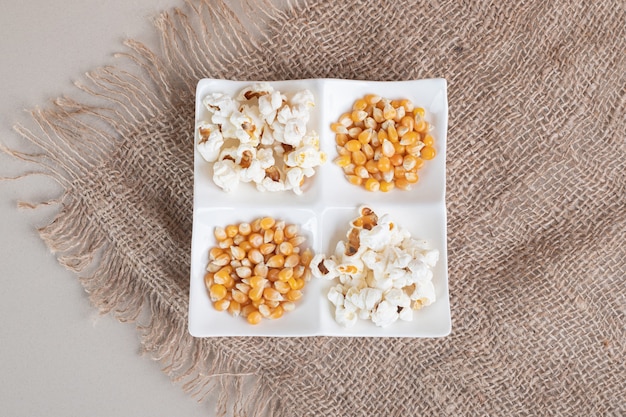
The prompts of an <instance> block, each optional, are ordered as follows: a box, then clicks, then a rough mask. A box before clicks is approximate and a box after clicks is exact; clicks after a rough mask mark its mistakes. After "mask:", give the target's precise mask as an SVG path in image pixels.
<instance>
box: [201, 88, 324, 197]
mask: <svg viewBox="0 0 626 417" xmlns="http://www.w3.org/2000/svg"><path fill="white" fill-rule="evenodd" d="M202 103H203V105H204V106H205V108H206V109H207V110H208V112H209V118H208V120H205V121H202V122H200V123H199V124H198V129H199V133H200V139H199V141H198V144H197V148H198V152H199V153H200V155H201V156H202V157H203V158H204V159H205V160H207V162H214V163H217V162H223V163H221V164H220V165H218V166H217V168H215V167H214V176H213V178H214V181H215V183H216V185H218V186H219V187H220V188H223V189H224V190H225V191H226V190H229V192H230V191H232V190H234V189H235V188H237V185H238V184H239V182H250V183H254V184H255V185H256V188H257V189H258V190H260V191H272V192H274V191H284V190H291V191H293V192H294V193H295V194H297V195H300V194H302V193H303V189H302V186H303V184H304V183H305V181H306V178H310V177H311V176H313V175H314V174H315V168H316V167H318V166H320V165H321V164H323V163H325V162H326V155H325V154H324V153H323V152H321V151H320V148H319V137H318V136H317V134H316V133H315V132H312V131H311V132H309V131H307V123H308V121H309V119H310V110H311V109H312V108H313V107H314V106H315V99H314V97H313V94H312V93H311V92H310V91H308V90H302V91H298V92H296V93H295V94H293V96H292V97H291V100H288V99H287V97H286V96H285V95H284V94H282V93H281V92H280V91H277V90H275V89H274V88H273V87H272V86H271V85H270V84H269V83H256V84H253V85H250V86H247V87H245V88H243V89H242V90H240V91H239V93H238V94H237V95H236V98H232V97H230V96H228V95H227V94H223V93H211V94H208V95H206V96H205V97H204V98H203V99H202ZM224 146H228V148H224ZM226 160H229V161H231V162H224V161H226ZM235 173H236V174H238V175H239V178H238V180H237V181H235V180H234V178H233V176H234V174H235Z"/></svg>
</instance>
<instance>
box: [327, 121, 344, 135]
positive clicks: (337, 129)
mask: <svg viewBox="0 0 626 417" xmlns="http://www.w3.org/2000/svg"><path fill="white" fill-rule="evenodd" d="M330 130H332V131H333V132H334V133H340V134H346V133H348V129H347V128H346V127H345V126H344V125H343V124H341V123H332V124H331V125H330Z"/></svg>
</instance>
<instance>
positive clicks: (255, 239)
mask: <svg viewBox="0 0 626 417" xmlns="http://www.w3.org/2000/svg"><path fill="white" fill-rule="evenodd" d="M248 242H250V244H251V245H252V247H253V248H258V247H260V246H261V245H262V244H263V236H262V235H261V234H260V233H252V234H251V235H250V236H248Z"/></svg>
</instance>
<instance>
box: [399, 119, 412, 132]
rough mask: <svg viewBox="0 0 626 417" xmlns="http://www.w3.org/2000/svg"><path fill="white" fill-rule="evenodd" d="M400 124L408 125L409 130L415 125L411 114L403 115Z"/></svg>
mask: <svg viewBox="0 0 626 417" xmlns="http://www.w3.org/2000/svg"><path fill="white" fill-rule="evenodd" d="M400 125H401V126H406V127H408V128H409V131H411V130H413V127H414V126H415V120H414V119H413V118H412V117H411V116H404V117H403V118H402V119H401V120H400Z"/></svg>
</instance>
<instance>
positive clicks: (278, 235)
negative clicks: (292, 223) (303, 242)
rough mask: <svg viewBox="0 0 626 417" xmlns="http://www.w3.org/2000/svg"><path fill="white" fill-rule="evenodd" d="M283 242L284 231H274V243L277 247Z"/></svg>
mask: <svg viewBox="0 0 626 417" xmlns="http://www.w3.org/2000/svg"><path fill="white" fill-rule="evenodd" d="M284 241H285V231H284V229H276V231H275V232H274V243H275V244H277V245H282V244H283V242H284Z"/></svg>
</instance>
